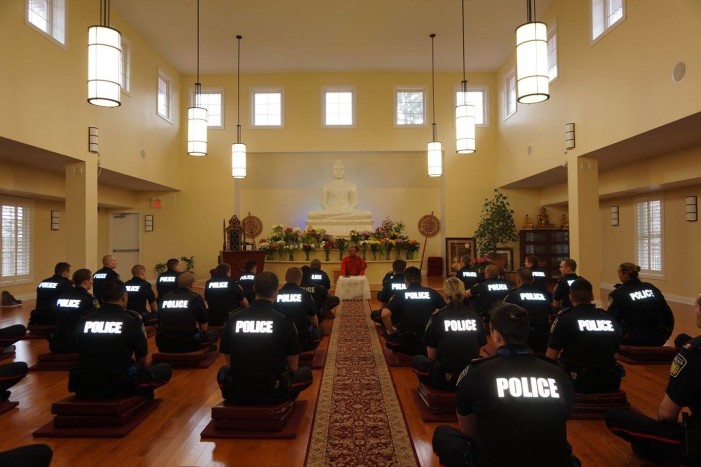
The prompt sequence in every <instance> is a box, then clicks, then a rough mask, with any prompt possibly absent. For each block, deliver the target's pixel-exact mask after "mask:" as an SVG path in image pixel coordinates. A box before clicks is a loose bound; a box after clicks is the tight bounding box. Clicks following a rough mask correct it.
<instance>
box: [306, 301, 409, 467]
mask: <svg viewBox="0 0 701 467" xmlns="http://www.w3.org/2000/svg"><path fill="white" fill-rule="evenodd" d="M340 308H341V309H340V310H339V312H338V313H337V314H336V319H335V320H334V329H333V332H332V333H331V341H330V342H329V350H328V356H327V360H326V367H325V369H324V375H323V377H322V380H321V389H320V392H319V400H318V402H317V406H316V415H315V417H314V430H313V432H312V437H311V440H310V446H309V451H308V454H307V466H310V467H317V466H354V467H355V466H378V465H382V466H416V465H417V461H416V455H415V454H414V451H413V448H412V445H411V441H410V440H409V434H408V431H407V428H406V423H405V421H404V416H403V414H402V410H401V407H400V405H399V401H398V399H397V395H396V393H395V390H394V386H393V384H392V379H391V377H390V374H389V370H388V368H387V364H386V363H385V359H384V357H383V355H382V349H381V348H380V343H379V340H378V338H377V332H376V331H375V325H374V324H373V322H372V321H371V320H370V308H369V305H368V302H366V301H343V302H342V304H341V307H340Z"/></svg>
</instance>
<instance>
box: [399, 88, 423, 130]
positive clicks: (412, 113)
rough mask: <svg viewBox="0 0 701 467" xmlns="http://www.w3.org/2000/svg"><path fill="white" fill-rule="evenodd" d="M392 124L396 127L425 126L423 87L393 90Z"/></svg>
mask: <svg viewBox="0 0 701 467" xmlns="http://www.w3.org/2000/svg"><path fill="white" fill-rule="evenodd" d="M394 124H395V125H396V126H423V125H425V124H426V89H425V88H424V87H422V86H415V87H395V88H394Z"/></svg>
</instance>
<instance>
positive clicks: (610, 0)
mask: <svg viewBox="0 0 701 467" xmlns="http://www.w3.org/2000/svg"><path fill="white" fill-rule="evenodd" d="M614 2H620V3H621V6H620V9H621V13H620V16H617V17H616V18H615V19H612V16H613V13H614V12H615V11H617V10H618V8H617V9H616V10H614V11H611V10H612V8H613V6H614ZM626 11H627V8H626V0H591V22H590V27H591V35H590V36H589V37H590V38H591V41H592V43H596V42H597V41H598V40H599V39H601V38H602V37H604V36H605V35H606V34H608V33H609V32H610V31H611V30H613V29H614V28H615V27H616V26H618V25H619V24H621V23H622V22H623V21H625V20H626Z"/></svg>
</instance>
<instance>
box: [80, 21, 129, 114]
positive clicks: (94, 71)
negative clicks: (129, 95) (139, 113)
mask: <svg viewBox="0 0 701 467" xmlns="http://www.w3.org/2000/svg"><path fill="white" fill-rule="evenodd" d="M121 75H122V35H121V34H120V33H119V31H117V30H116V29H112V28H109V27H107V26H90V27H89V28H88V102H89V103H91V104H93V105H99V106H101V107H117V106H119V105H120V104H121V102H120V98H121V90H122V87H121V85H120V80H121Z"/></svg>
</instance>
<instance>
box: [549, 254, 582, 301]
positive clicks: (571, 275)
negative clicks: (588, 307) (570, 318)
mask: <svg viewBox="0 0 701 467" xmlns="http://www.w3.org/2000/svg"><path fill="white" fill-rule="evenodd" d="M576 270H577V262H576V261H575V260H573V259H572V258H565V259H563V260H562V261H560V279H558V281H557V284H555V289H554V290H553V303H552V307H553V308H554V309H555V310H556V311H559V310H564V309H566V308H569V307H571V306H572V302H571V301H570V285H572V282H574V281H575V279H579V276H578V275H577V273H576V272H575V271H576Z"/></svg>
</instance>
